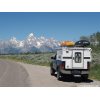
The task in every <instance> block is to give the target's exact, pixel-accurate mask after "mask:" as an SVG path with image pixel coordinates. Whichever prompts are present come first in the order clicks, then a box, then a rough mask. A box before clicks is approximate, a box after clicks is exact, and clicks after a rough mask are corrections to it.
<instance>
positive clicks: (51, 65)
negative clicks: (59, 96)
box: [50, 63, 55, 76]
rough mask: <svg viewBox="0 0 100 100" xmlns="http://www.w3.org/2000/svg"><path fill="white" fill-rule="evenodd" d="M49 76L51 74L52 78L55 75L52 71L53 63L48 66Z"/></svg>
mask: <svg viewBox="0 0 100 100" xmlns="http://www.w3.org/2000/svg"><path fill="white" fill-rule="evenodd" d="M50 74H51V75H52V76H54V75H55V70H54V69H53V63H51V64H50Z"/></svg>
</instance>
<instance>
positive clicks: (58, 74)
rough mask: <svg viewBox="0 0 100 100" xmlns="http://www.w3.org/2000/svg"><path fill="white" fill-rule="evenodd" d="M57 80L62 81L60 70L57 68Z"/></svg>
mask: <svg viewBox="0 0 100 100" xmlns="http://www.w3.org/2000/svg"><path fill="white" fill-rule="evenodd" d="M57 80H61V72H60V69H59V68H57Z"/></svg>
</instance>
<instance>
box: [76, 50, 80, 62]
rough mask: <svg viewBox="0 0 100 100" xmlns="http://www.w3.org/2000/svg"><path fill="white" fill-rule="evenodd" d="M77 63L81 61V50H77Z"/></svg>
mask: <svg viewBox="0 0 100 100" xmlns="http://www.w3.org/2000/svg"><path fill="white" fill-rule="evenodd" d="M75 63H81V52H75Z"/></svg>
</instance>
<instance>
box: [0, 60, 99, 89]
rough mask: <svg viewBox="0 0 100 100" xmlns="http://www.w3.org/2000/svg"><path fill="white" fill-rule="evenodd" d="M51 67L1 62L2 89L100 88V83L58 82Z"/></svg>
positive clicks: (69, 79) (94, 81) (70, 79)
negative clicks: (52, 73) (51, 73)
mask: <svg viewBox="0 0 100 100" xmlns="http://www.w3.org/2000/svg"><path fill="white" fill-rule="evenodd" d="M49 70H50V69H49V67H46V66H38V65H31V64H24V63H20V62H14V61H9V60H0V87H99V86H100V81H96V80H91V79H88V80H86V81H83V80H82V79H81V78H73V77H69V78H66V79H63V80H62V81H58V80H57V79H56V76H51V75H50V71H49Z"/></svg>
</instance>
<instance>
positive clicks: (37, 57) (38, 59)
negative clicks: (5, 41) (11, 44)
mask: <svg viewBox="0 0 100 100" xmlns="http://www.w3.org/2000/svg"><path fill="white" fill-rule="evenodd" d="M53 55H54V53H44V54H20V55H0V58H1V59H11V60H14V61H19V62H24V63H29V64H35V65H42V66H49V65H50V61H51V59H50V58H51V56H53Z"/></svg>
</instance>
